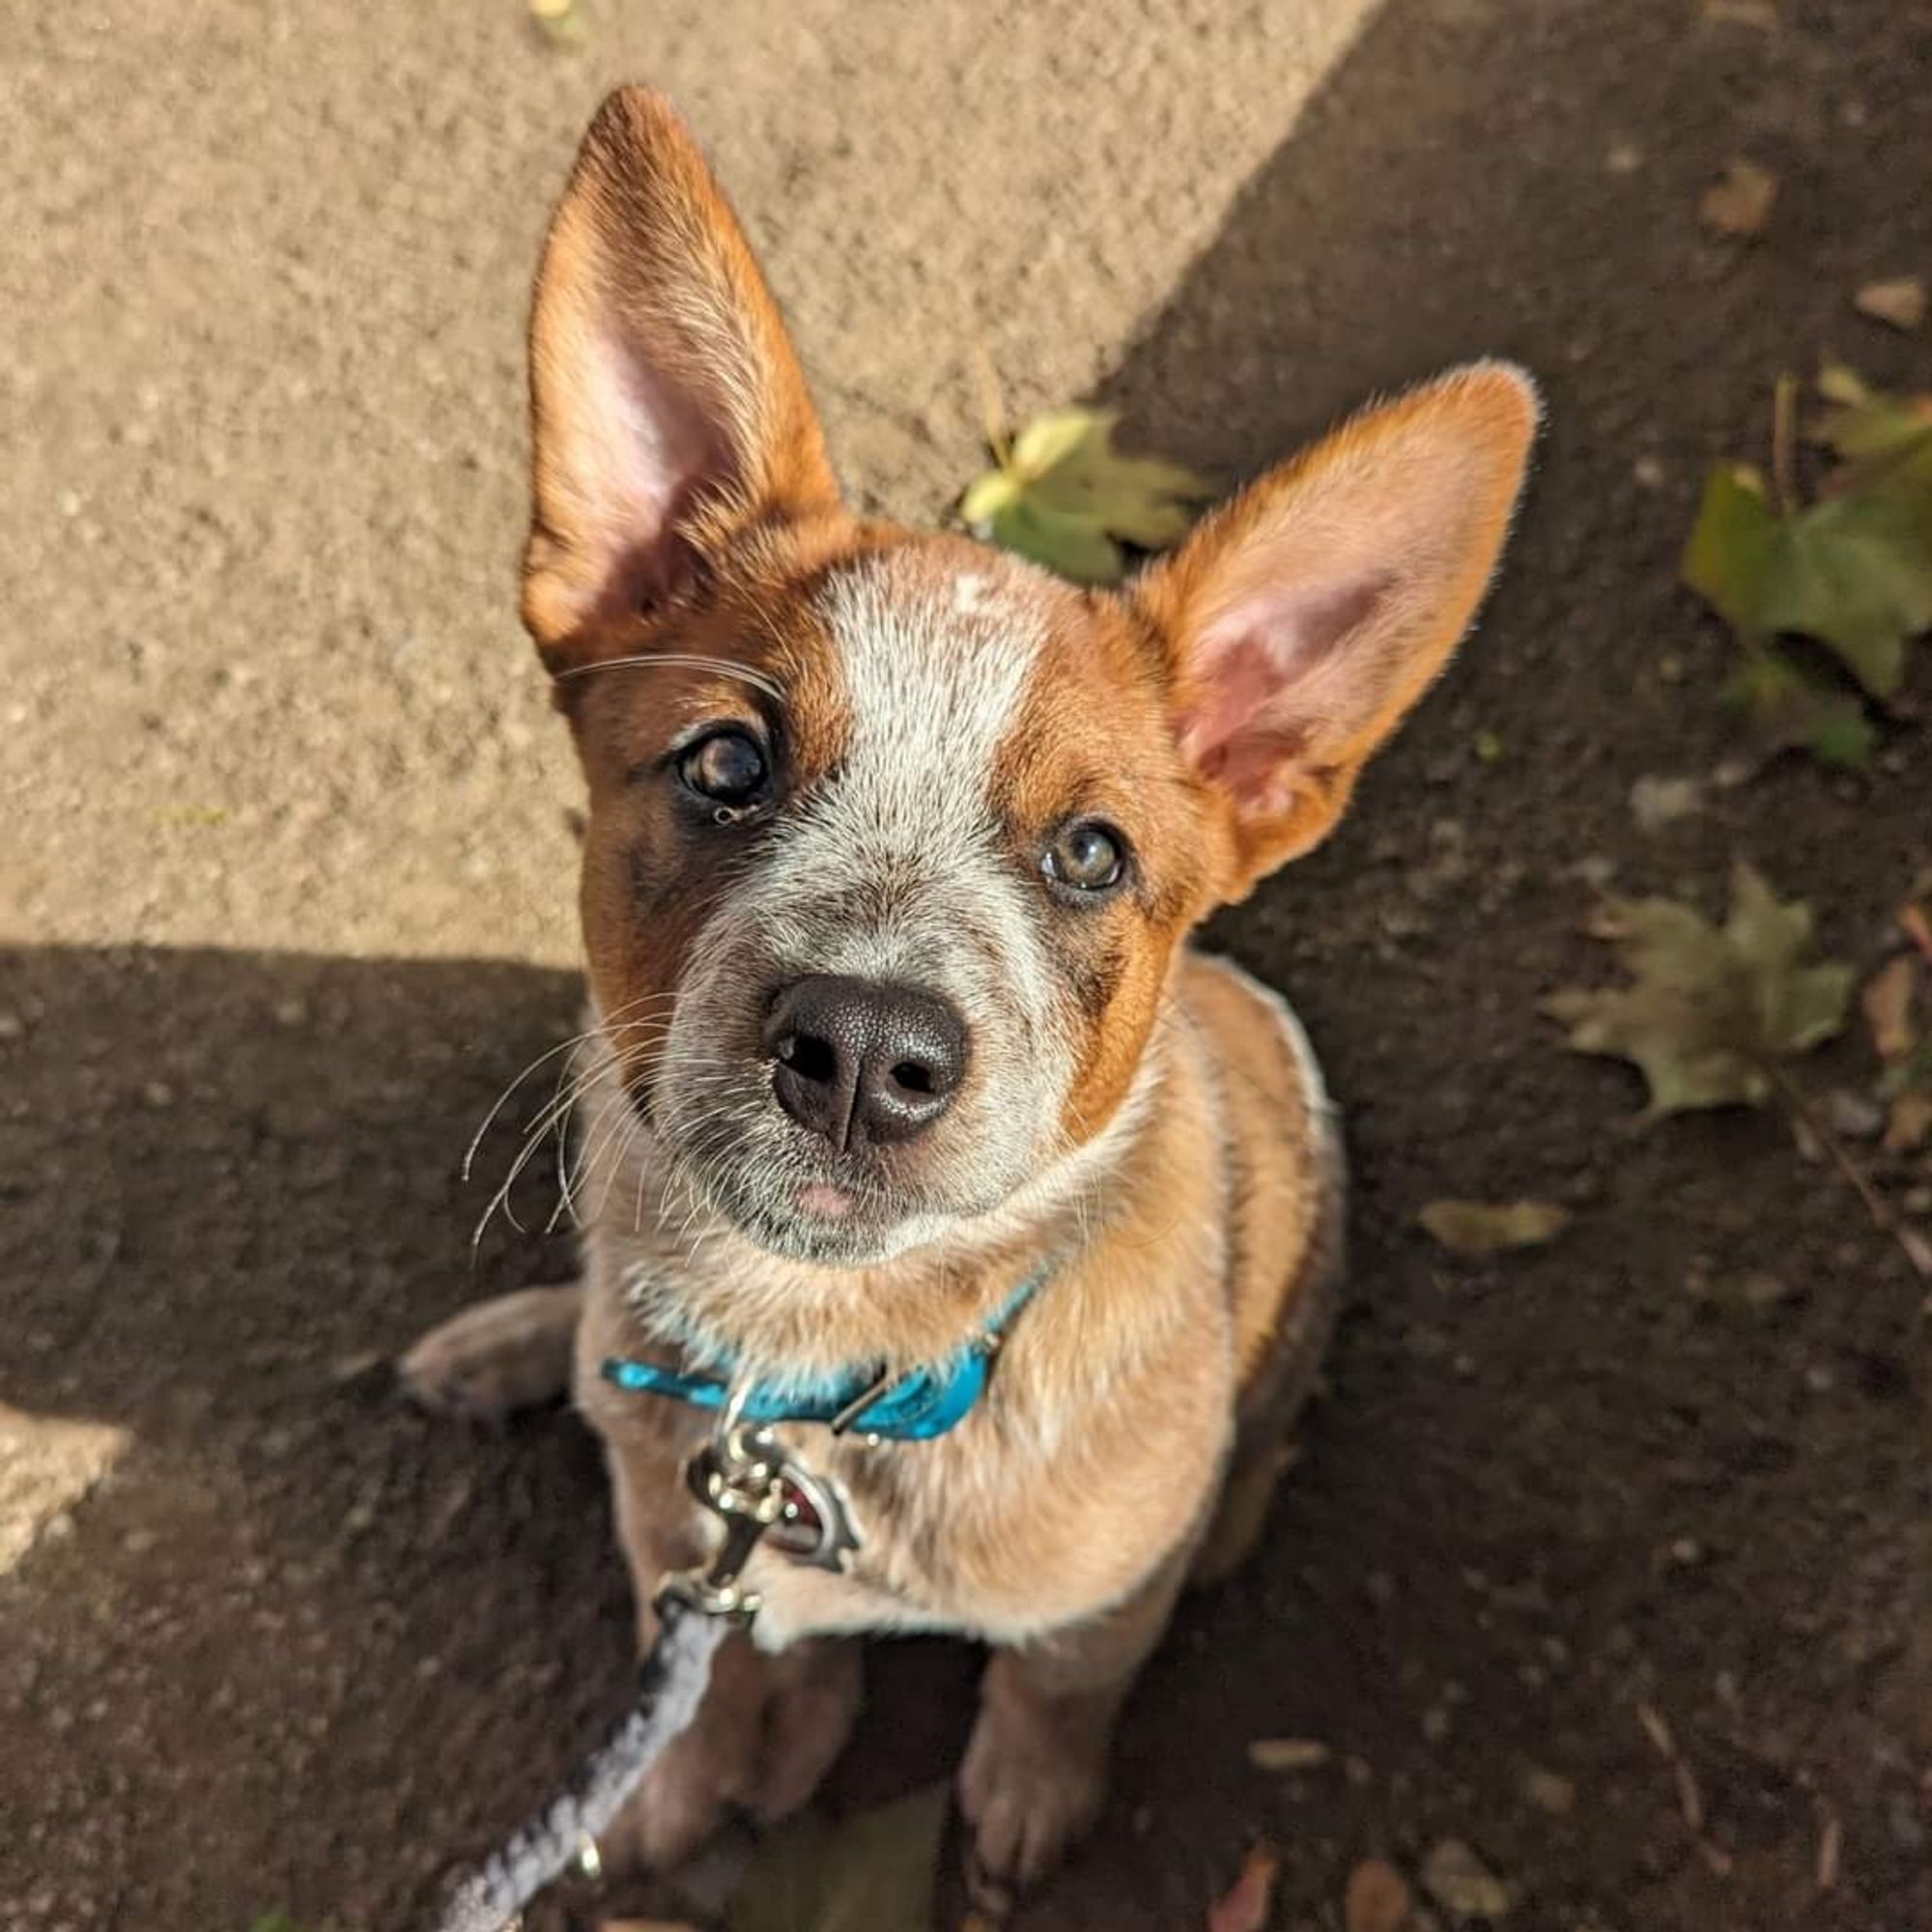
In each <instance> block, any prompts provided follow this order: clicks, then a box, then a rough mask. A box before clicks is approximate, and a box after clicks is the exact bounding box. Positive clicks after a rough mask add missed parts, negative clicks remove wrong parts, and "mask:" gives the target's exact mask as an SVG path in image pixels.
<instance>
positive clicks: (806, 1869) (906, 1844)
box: [725, 1784, 950, 1932]
mask: <svg viewBox="0 0 1932 1932" xmlns="http://www.w3.org/2000/svg"><path fill="white" fill-rule="evenodd" d="M949 1803H950V1789H949V1787H948V1786H946V1785H944V1784H938V1785H933V1786H931V1787H929V1788H928V1789H926V1790H924V1791H919V1792H915V1793H914V1794H913V1795H912V1796H911V1797H909V1798H902V1799H900V1800H899V1801H898V1802H897V1803H896V1804H888V1805H885V1806H883V1807H881V1808H880V1809H879V1810H876V1811H862V1812H859V1813H858V1814H856V1815H855V1816H853V1817H850V1818H846V1819H843V1820H842V1821H840V1822H839V1823H838V1825H836V1826H835V1825H830V1824H828V1823H826V1821H825V1820H824V1819H823V1818H821V1817H819V1816H818V1815H817V1814H815V1813H812V1812H805V1813H802V1814H801V1815H800V1816H798V1817H797V1818H794V1819H792V1820H791V1821H790V1822H789V1823H788V1824H785V1825H782V1826H781V1827H780V1828H779V1829H778V1830H777V1831H776V1832H774V1833H771V1834H770V1835H769V1836H767V1837H766V1838H765V1839H764V1840H763V1842H762V1843H761V1844H760V1845H759V1847H758V1852H757V1856H756V1857H755V1858H754V1859H753V1861H752V1868H751V1870H750V1871H749V1872H747V1873H746V1874H745V1880H744V1883H743V1884H742V1885H741V1886H740V1887H739V1888H738V1889H737V1890H736V1891H735V1892H734V1893H733V1894H732V1897H731V1903H730V1906H729V1908H728V1910H727V1911H726V1913H725V1926H726V1932H931V1926H932V1913H933V1892H934V1889H935V1875H936V1873H937V1871H938V1867H939V1845H940V1839H941V1836H942V1834H943V1833H944V1832H945V1829H946V1816H947V1807H948V1804H949Z"/></svg>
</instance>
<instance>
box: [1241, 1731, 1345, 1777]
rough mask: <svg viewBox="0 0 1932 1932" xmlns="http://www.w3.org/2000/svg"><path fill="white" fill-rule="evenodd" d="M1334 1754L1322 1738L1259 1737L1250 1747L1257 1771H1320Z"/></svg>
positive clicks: (1251, 1757) (1249, 1753)
mask: <svg viewBox="0 0 1932 1932" xmlns="http://www.w3.org/2000/svg"><path fill="white" fill-rule="evenodd" d="M1333 1754H1334V1753H1333V1752H1331V1751H1330V1750H1329V1748H1328V1747H1327V1746H1326V1745H1324V1744H1323V1743H1322V1742H1321V1739H1320V1738H1257V1739H1256V1740H1255V1741H1254V1743H1253V1744H1251V1745H1250V1746H1249V1747H1248V1762H1249V1763H1250V1764H1251V1765H1253V1766H1254V1768H1255V1769H1256V1770H1257V1771H1319V1770H1320V1769H1321V1766H1322V1765H1324V1764H1326V1763H1327V1762H1328V1760H1329V1758H1330V1757H1331V1756H1333Z"/></svg>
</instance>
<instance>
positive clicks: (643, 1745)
mask: <svg viewBox="0 0 1932 1932" xmlns="http://www.w3.org/2000/svg"><path fill="white" fill-rule="evenodd" d="M730 1627H731V1625H730V1619H729V1618H727V1617H722V1616H709V1615H706V1614H705V1613H704V1611H703V1610H701V1609H700V1608H699V1607H698V1606H697V1605H696V1604H693V1603H688V1602H686V1601H684V1600H683V1599H681V1598H677V1597H671V1598H668V1600H667V1601H666V1602H665V1605H664V1607H663V1623H662V1624H661V1626H660V1628H659V1631H658V1640H657V1642H656V1643H654V1644H653V1645H652V1646H651V1648H650V1651H649V1654H648V1655H647V1656H646V1657H645V1659H644V1661H643V1663H642V1665H641V1666H640V1668H639V1683H638V1690H637V1695H636V1697H635V1698H634V1699H633V1701H632V1704H631V1708H630V1711H629V1712H628V1713H627V1714H626V1715H625V1718H624V1720H623V1722H622V1723H620V1724H619V1725H618V1726H617V1728H616V1729H615V1730H614V1731H612V1732H611V1735H610V1736H609V1737H608V1738H607V1739H606V1740H605V1741H604V1743H603V1744H601V1745H600V1746H599V1747H597V1748H596V1749H595V1750H594V1751H592V1752H591V1754H590V1755H589V1757H587V1758H586V1759H585V1760H584V1761H583V1764H582V1768H581V1769H580V1770H579V1772H578V1774H577V1776H575V1777H573V1778H572V1779H571V1781H570V1782H569V1784H567V1785H566V1786H565V1787H564V1789H563V1790H562V1792H561V1793H559V1794H558V1796H557V1797H556V1798H555V1799H554V1800H553V1801H552V1803H551V1804H549V1806H548V1807H546V1809H545V1810H544V1811H543V1813H542V1814H541V1816H539V1817H536V1818H533V1819H531V1820H530V1822H529V1823H528V1824H527V1825H526V1826H524V1827H523V1829H522V1830H521V1831H519V1832H517V1833H515V1834H514V1835H513V1836H512V1837H511V1838H510V1839H509V1841H508V1842H507V1843H506V1844H505V1845H504V1846H503V1847H502V1849H501V1850H500V1851H498V1852H497V1853H496V1854H495V1855H494V1856H493V1857H492V1858H491V1859H490V1861H488V1862H487V1863H486V1864H483V1865H479V1866H478V1867H477V1868H476V1870H475V1871H473V1872H471V1873H470V1874H469V1877H468V1878H466V1879H464V1880H463V1881H462V1883H461V1884H460V1885H459V1886H458V1887H457V1888H456V1889H455V1891H454V1892H452V1893H451V1894H450V1898H449V1902H448V1903H447V1904H446V1905H445V1906H444V1907H443V1909H442V1915H441V1917H440V1918H438V1919H437V1921H436V1932H504V1928H505V1927H506V1926H510V1925H514V1924H515V1923H516V1922H517V1915H518V1914H519V1913H520V1912H522V1911H523V1909H524V1907H525V1906H526V1905H527V1904H529V1902H530V1901H531V1899H533V1898H535V1897H536V1895H537V1894H538V1892H540V1891H542V1890H543V1889H544V1888H545V1887H546V1886H548V1885H550V1884H551V1883H552V1882H553V1881H554V1880H555V1879H557V1878H559V1877H561V1876H562V1874H563V1873H564V1872H565V1871H566V1870H567V1869H568V1868H569V1866H570V1865H571V1863H572V1862H573V1861H579V1860H582V1861H583V1863H584V1864H585V1865H586V1867H591V1868H594V1861H595V1858H596V1845H597V1839H598V1836H599V1834H600V1833H603V1832H604V1831H605V1830H606V1829H607V1828H608V1827H609V1825H610V1823H611V1819H612V1818H614V1817H615V1816H616V1815H617V1813H618V1811H619V1810H620V1809H621V1808H622V1805H623V1803H624V1801H625V1799H627V1798H628V1797H630V1795H631V1793H632V1792H633V1791H635V1790H636V1789H637V1787H638V1785H639V1781H640V1780H641V1779H642V1777H643V1776H644V1774H645V1772H647V1771H648V1770H649V1769H650V1768H651V1766H652V1765H653V1764H654V1763H655V1762H656V1761H657V1760H658V1758H660V1757H661V1756H663V1754H664V1752H665V1749H666V1747H668V1745H669V1744H670V1743H671V1741H672V1740H673V1739H674V1738H676V1737H677V1736H678V1734H679V1733H680V1732H682V1731H683V1730H684V1729H685V1728H686V1727H687V1726H688V1725H689V1724H690V1722H691V1720H692V1719H694V1718H695V1717H696V1715H697V1707H698V1704H699V1703H700V1702H701V1701H702V1699H703V1696H704V1689H705V1686H706V1685H707V1684H709V1683H710V1681H711V1659H712V1655H713V1653H714V1652H716V1650H717V1648H718V1646H719V1645H720V1644H721V1643H722V1642H723V1641H724V1640H725V1635H726V1634H727V1632H728V1631H729V1629H730Z"/></svg>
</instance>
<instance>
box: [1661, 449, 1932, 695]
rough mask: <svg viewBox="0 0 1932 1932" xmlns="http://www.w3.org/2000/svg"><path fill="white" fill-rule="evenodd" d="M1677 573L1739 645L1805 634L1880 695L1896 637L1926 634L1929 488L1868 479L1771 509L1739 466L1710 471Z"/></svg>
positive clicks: (1892, 683)
mask: <svg viewBox="0 0 1932 1932" xmlns="http://www.w3.org/2000/svg"><path fill="white" fill-rule="evenodd" d="M1684 577H1685V581H1686V582H1688V583H1689V584H1690V587H1691V588H1692V589H1693V590H1695V591H1696V592H1697V593H1698V594H1699V595H1700V596H1701V597H1703V598H1704V599H1705V600H1706V602H1708V603H1709V604H1710V605H1711V606H1712V607H1713V609H1715V610H1716V611H1717V612H1718V614H1719V616H1721V617H1722V618H1723V619H1724V621H1725V622H1726V623H1727V624H1729V625H1730V627H1731V628H1732V630H1734V631H1736V632H1737V633H1738V635H1739V636H1740V637H1741V638H1743V639H1746V640H1747V642H1761V641H1763V640H1764V639H1770V638H1773V637H1776V636H1778V635H1779V634H1781V633H1787V632H1790V633H1796V634H1797V635H1799V636H1801V637H1806V638H1816V639H1818V641H1819V642H1820V643H1822V644H1825V645H1827V646H1829V647H1830V648H1831V649H1832V650H1833V652H1834V653H1835V654H1836V655H1837V656H1838V658H1839V659H1840V660H1842V662H1843V663H1844V665H1845V667H1846V668H1847V669H1849V670H1850V671H1851V673H1852V675H1853V676H1854V677H1856V678H1857V679H1858V681H1859V683H1860V684H1861V685H1862V686H1863V687H1864V689H1865V690H1866V691H1867V692H1869V693H1870V694H1871V695H1872V696H1874V697H1889V696H1890V695H1891V694H1892V693H1893V692H1895V691H1896V690H1897V689H1898V684H1899V680H1900V678H1901V677H1902V676H1903V675H1904V671H1905V645H1906V641H1907V639H1911V638H1914V637H1916V636H1917V635H1918V633H1919V632H1921V631H1924V630H1926V629H1928V628H1932V492H1928V493H1925V494H1923V495H1921V494H1920V493H1919V492H1918V491H1917V490H1914V489H1909V488H1901V487H1897V484H1896V483H1895V482H1894V483H1893V484H1891V485H1887V484H1885V483H1884V482H1883V481H1879V482H1874V483H1872V484H1871V485H1869V486H1868V487H1863V488H1860V489H1855V490H1846V491H1844V492H1842V493H1840V494H1838V495H1835V496H1831V497H1825V498H1824V499H1823V500H1821V501H1819V502H1816V503H1813V504H1811V505H1809V506H1808V507H1806V508H1804V509H1797V510H1791V511H1779V510H1778V509H1776V508H1774V507H1773V505H1772V503H1771V501H1770V499H1769V498H1768V497H1767V496H1766V494H1765V487H1764V479H1763V478H1762V477H1761V476H1760V475H1759V474H1758V472H1757V471H1756V470H1755V469H1752V468H1751V467H1750V466H1749V465H1748V464H1743V463H1720V464H1718V465H1717V466H1716V467H1715V468H1713V469H1711V471H1710V472H1709V474H1708V475H1707V476H1706V477H1705V479H1704V496H1703V500H1702V502H1701V503H1700V504H1699V506H1698V511H1697V522H1696V526H1695V527H1694V528H1693V529H1692V530H1691V532H1690V544H1689V545H1688V547H1687V548H1686V550H1685V553H1684Z"/></svg>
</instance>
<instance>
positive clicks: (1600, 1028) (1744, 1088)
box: [1544, 862, 1854, 1120]
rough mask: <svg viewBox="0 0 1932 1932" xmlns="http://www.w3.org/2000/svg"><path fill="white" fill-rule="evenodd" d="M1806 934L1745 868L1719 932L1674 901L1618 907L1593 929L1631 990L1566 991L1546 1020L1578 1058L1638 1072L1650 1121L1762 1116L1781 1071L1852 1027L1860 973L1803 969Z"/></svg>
mask: <svg viewBox="0 0 1932 1932" xmlns="http://www.w3.org/2000/svg"><path fill="white" fill-rule="evenodd" d="M1811 925H1812V922H1811V910H1810V908H1809V907H1808V906H1806V905H1805V904H1804V903H1803V902H1802V901H1799V900H1789V901H1780V900H1779V899H1778V898H1777V897H1776V895H1774V894H1773V892H1772V891H1771V888H1770V887H1769V886H1767V885H1766V884H1765V882H1764V880H1763V879H1762V878H1761V877H1760V876H1759V874H1758V873H1757V872H1756V871H1754V870H1753V869H1752V868H1751V867H1749V866H1747V865H1745V864H1743V863H1742V862H1740V863H1739V865H1738V866H1737V867H1736V868H1735V871H1734V873H1733V877H1732V886H1731V911H1730V916H1729V918H1728V919H1727V920H1726V921H1725V922H1724V923H1723V925H1722V926H1716V925H1713V924H1712V923H1710V922H1709V921H1708V920H1706V919H1705V918H1704V917H1703V916H1702V915H1701V914H1700V913H1698V912H1697V911H1696V910H1695V909H1694V908H1693V907H1690V906H1688V905H1684V904H1682V903H1681V902H1679V901H1678V900H1675V899H1666V898H1650V899H1621V900H1612V901H1610V902H1609V903H1608V904H1607V905H1606V907H1605V913H1604V917H1603V919H1602V921H1601V922H1600V923H1599V924H1598V926H1597V931H1598V934H1599V936H1600V937H1603V938H1605V939H1608V940H1609V941H1611V942H1612V943H1613V944H1614V945H1615V946H1616V947H1617V949H1618V952H1619V953H1620V954H1621V956H1622V963H1623V964H1624V966H1625V967H1626V969H1627V970H1628V971H1629V973H1630V975H1631V982H1630V984H1628V985H1625V986H1614V987H1603V988H1584V987H1570V988H1567V989H1565V990H1564V991H1562V992H1558V993H1555V994H1552V995H1551V996H1550V997H1549V999H1548V1000H1547V1001H1546V1002H1545V1003H1544V1010H1545V1011H1546V1012H1548V1014H1549V1015H1550V1016H1551V1017H1552V1018H1554V1019H1557V1020H1560V1021H1561V1022H1563V1024H1564V1025H1566V1026H1567V1027H1568V1028H1569V1029H1570V1044H1571V1046H1572V1047H1574V1048H1575V1049H1576V1050H1577V1052H1578V1053H1601V1054H1609V1055H1613V1056H1615V1057H1616V1058H1618V1059H1623V1060H1629V1061H1632V1062H1634V1064H1635V1065H1636V1066H1637V1067H1638V1068H1639V1070H1640V1071H1641V1072H1642V1074H1643V1076H1644V1080H1645V1082H1646V1083H1647V1084H1648V1087H1649V1090H1650V1105H1649V1108H1648V1109H1647V1113H1646V1118H1647V1119H1650V1120H1657V1119H1659V1118H1661V1117H1662V1116H1663V1115H1665V1114H1674V1113H1681V1112H1684V1111H1686V1110H1687V1109H1691V1108H1700V1107H1724V1106H1733V1105H1743V1106H1761V1105H1762V1104H1763V1103H1764V1102H1765V1101H1766V1100H1767V1099H1769V1098H1770V1097H1771V1096H1772V1094H1773V1093H1774V1092H1775V1091H1776V1086H1777V1078H1776V1071H1775V1069H1776V1066H1777V1065H1778V1064H1779V1063H1780V1062H1782V1061H1785V1060H1788V1059H1791V1058H1793V1057H1794V1056H1796V1055H1798V1054H1801V1053H1804V1052H1807V1051H1809V1049H1810V1048H1812V1047H1814V1046H1816V1045H1818V1044H1819V1043H1820V1042H1821V1041H1823V1040H1826V1039H1829V1038H1831V1037H1832V1036H1833V1035H1834V1034H1836V1033H1838V1032H1839V1031H1840V1030H1841V1029H1842V1028H1843V1026H1844V1024H1845V1012H1846V1008H1847V1005H1848V1003H1849V1001H1850V998H1851V990H1852V981H1853V977H1854V975H1853V969H1852V968H1851V967H1850V966H1847V965H1843V964H1840V963H1838V962H1835V961H1827V962H1824V963H1811V964H1807V963H1805V959H1804V955H1805V954H1806V952H1808V951H1809V949H1810V944H1811Z"/></svg>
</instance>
